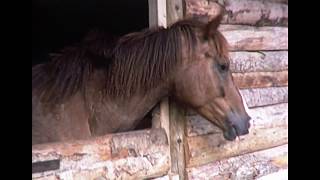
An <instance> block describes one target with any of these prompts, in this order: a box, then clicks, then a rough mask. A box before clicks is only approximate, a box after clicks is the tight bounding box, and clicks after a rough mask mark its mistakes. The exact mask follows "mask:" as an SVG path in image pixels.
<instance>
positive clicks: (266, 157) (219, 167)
mask: <svg viewBox="0 0 320 180" xmlns="http://www.w3.org/2000/svg"><path fill="white" fill-rule="evenodd" d="M279 160H280V161H282V162H281V163H279ZM287 168H288V144H285V145H282V146H278V147H275V148H271V149H268V150H263V151H257V152H254V153H249V154H245V155H242V156H237V157H232V158H228V159H223V160H220V161H215V162H210V163H208V164H206V165H203V166H199V167H192V168H188V169H187V172H188V179H189V180H193V179H248V180H251V179H252V180H253V179H257V178H258V179H259V178H260V177H261V178H262V177H266V176H271V175H272V174H274V173H276V172H279V171H282V170H285V169H287ZM262 179H263V178H262ZM262 179H261V180H262ZM272 179H275V178H272Z"/></svg>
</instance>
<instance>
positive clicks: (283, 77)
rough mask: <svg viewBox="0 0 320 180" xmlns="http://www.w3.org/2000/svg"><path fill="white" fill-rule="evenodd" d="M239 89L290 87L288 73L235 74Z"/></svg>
mask: <svg viewBox="0 0 320 180" xmlns="http://www.w3.org/2000/svg"><path fill="white" fill-rule="evenodd" d="M232 75H233V79H234V82H235V83H236V85H237V86H238V88H239V89H248V88H265V87H281V86H288V71H280V72H251V73H233V74H232Z"/></svg>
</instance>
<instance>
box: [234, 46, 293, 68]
mask: <svg viewBox="0 0 320 180" xmlns="http://www.w3.org/2000/svg"><path fill="white" fill-rule="evenodd" d="M230 59H231V62H230V70H231V71H232V72H233V73H247V72H278V71H285V70H288V51H260V52H245V51H241V52H230Z"/></svg>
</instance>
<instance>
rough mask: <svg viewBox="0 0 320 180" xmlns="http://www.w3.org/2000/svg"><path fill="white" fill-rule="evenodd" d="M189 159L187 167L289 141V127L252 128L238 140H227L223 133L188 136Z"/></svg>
mask: <svg viewBox="0 0 320 180" xmlns="http://www.w3.org/2000/svg"><path fill="white" fill-rule="evenodd" d="M187 140H188V145H189V151H190V154H189V157H190V159H189V161H188V163H187V167H195V166H200V165H204V164H207V163H209V162H214V161H217V160H222V159H225V158H228V157H233V156H238V155H243V154H246V153H251V152H255V151H259V150H264V149H268V148H272V147H276V146H280V145H284V144H287V143H288V127H275V128H269V129H253V128H252V129H250V133H249V134H248V135H245V136H242V137H241V138H240V139H237V140H236V141H232V142H230V141H227V140H225V139H224V138H223V135H222V134H208V135H203V136H195V137H188V138H187Z"/></svg>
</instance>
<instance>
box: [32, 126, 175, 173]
mask: <svg viewBox="0 0 320 180" xmlns="http://www.w3.org/2000/svg"><path fill="white" fill-rule="evenodd" d="M53 159H55V160H59V161H60V167H59V169H57V170H52V171H46V172H39V173H34V174H32V178H39V177H46V176H54V177H57V178H61V179H64V178H67V177H72V178H76V177H83V178H87V179H94V178H99V177H100V178H102V177H103V178H108V179H121V178H123V179H139V178H151V177H157V176H161V175H164V174H166V173H167V172H168V170H169V168H170V167H169V161H170V159H169V146H168V141H167V137H166V134H165V132H164V130H163V129H153V130H144V131H135V132H130V133H119V134H112V135H106V136H103V137H98V138H94V139H92V140H84V141H74V142H67V143H52V144H41V145H35V146H33V147H32V163H35V162H43V161H48V160H53Z"/></svg>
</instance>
